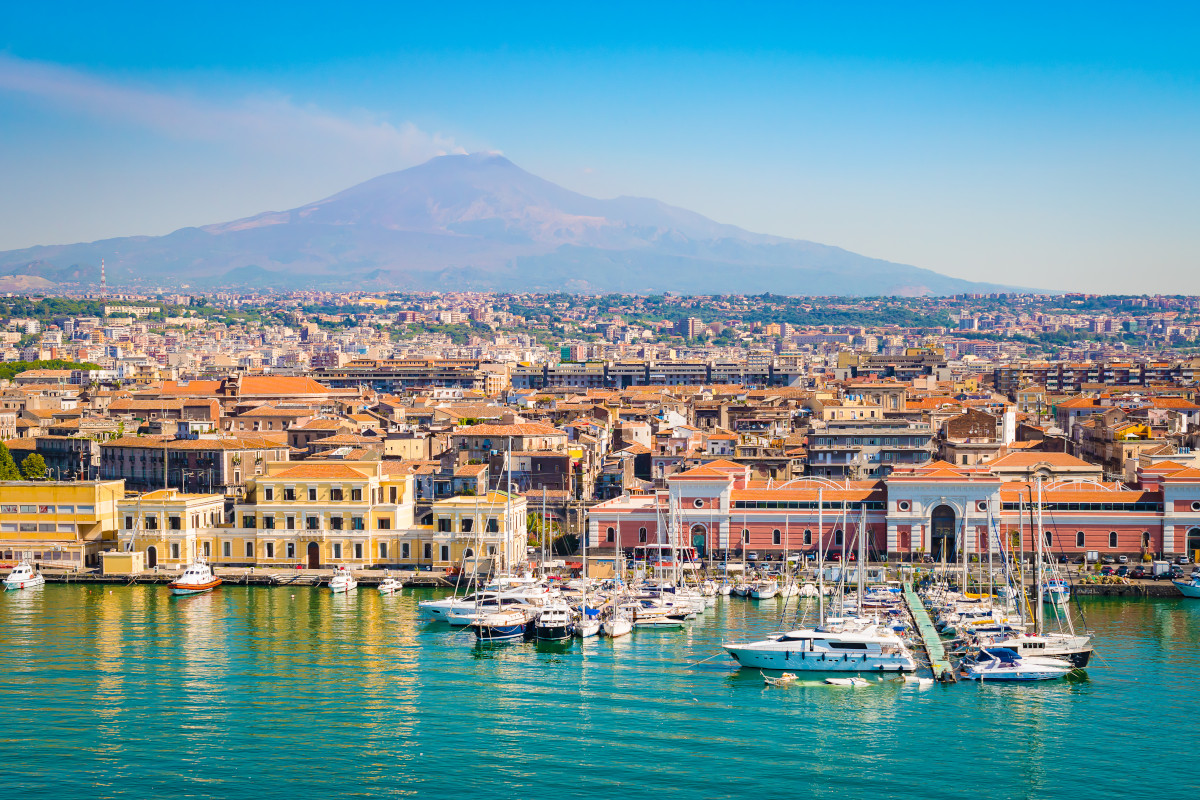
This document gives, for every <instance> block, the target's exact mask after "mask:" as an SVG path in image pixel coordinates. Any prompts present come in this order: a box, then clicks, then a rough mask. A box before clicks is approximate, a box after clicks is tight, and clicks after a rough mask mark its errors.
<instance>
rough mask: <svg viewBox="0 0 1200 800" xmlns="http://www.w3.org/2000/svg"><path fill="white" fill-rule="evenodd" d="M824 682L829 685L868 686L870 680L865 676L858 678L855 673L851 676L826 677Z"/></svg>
mask: <svg viewBox="0 0 1200 800" xmlns="http://www.w3.org/2000/svg"><path fill="white" fill-rule="evenodd" d="M825 683H826V684H827V685H829V686H854V687H858V686H870V685H871V682H870V681H869V680H867V679H866V678H860V677H858V676H857V675H856V676H854V677H851V678H826V679H825Z"/></svg>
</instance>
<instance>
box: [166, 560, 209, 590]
mask: <svg viewBox="0 0 1200 800" xmlns="http://www.w3.org/2000/svg"><path fill="white" fill-rule="evenodd" d="M220 585H221V579H220V578H218V577H217V576H216V575H214V574H213V571H212V567H210V566H209V565H208V564H205V563H204V562H203V561H194V562H192V563H191V564H188V565H187V566H186V567H185V568H184V570H183V573H182V574H181V575H180V576H179V577H178V578H176V579H175V580H173V581H171V582H170V583H168V584H167V588H168V589H170V590H171V594H173V595H188V594H202V593H204V592H210V591H212V590H213V589H215V588H217V587H218V586H220Z"/></svg>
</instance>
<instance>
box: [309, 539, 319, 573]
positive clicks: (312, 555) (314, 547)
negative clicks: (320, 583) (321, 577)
mask: <svg viewBox="0 0 1200 800" xmlns="http://www.w3.org/2000/svg"><path fill="white" fill-rule="evenodd" d="M308 568H309V569H320V568H321V545H319V544H317V543H316V542H309V543H308Z"/></svg>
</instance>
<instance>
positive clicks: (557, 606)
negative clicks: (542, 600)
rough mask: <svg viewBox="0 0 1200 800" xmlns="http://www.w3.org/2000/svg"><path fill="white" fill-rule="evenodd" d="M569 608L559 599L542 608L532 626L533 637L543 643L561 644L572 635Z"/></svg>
mask: <svg viewBox="0 0 1200 800" xmlns="http://www.w3.org/2000/svg"><path fill="white" fill-rule="evenodd" d="M572 633H573V631H572V625H571V607H570V606H568V605H567V604H566V602H564V601H563V600H562V599H561V598H556V599H554V600H551V601H550V602H548V603H547V604H546V605H544V606H542V610H541V612H540V613H539V614H538V615H537V619H536V621H535V622H534V624H533V635H534V636H535V637H536V638H537V639H539V640H541V641H543V642H561V641H563V640H564V639H570V638H571V635H572Z"/></svg>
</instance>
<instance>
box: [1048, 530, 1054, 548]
mask: <svg viewBox="0 0 1200 800" xmlns="http://www.w3.org/2000/svg"><path fill="white" fill-rule="evenodd" d="M1046 547H1054V533H1053V532H1052V531H1046Z"/></svg>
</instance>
